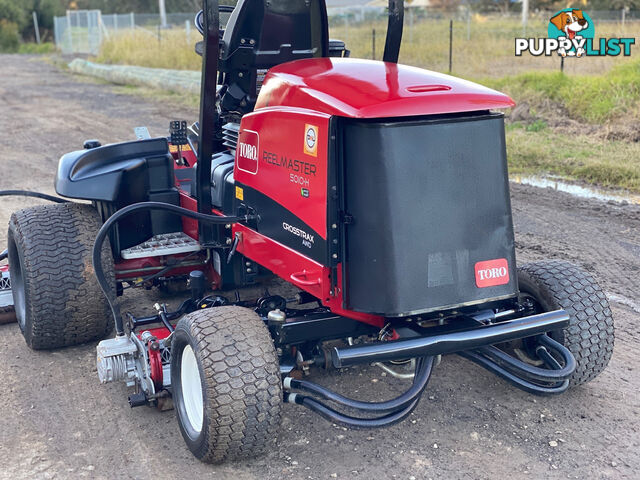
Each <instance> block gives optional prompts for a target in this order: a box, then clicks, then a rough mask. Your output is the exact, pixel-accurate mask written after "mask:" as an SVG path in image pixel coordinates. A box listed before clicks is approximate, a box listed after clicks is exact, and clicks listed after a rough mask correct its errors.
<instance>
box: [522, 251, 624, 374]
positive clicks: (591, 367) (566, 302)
mask: <svg viewBox="0 0 640 480" xmlns="http://www.w3.org/2000/svg"><path fill="white" fill-rule="evenodd" d="M518 285H519V287H520V292H521V293H522V294H525V295H530V296H531V297H533V298H534V300H535V301H536V303H538V305H539V307H540V308H541V310H542V311H545V312H548V311H552V310H558V309H563V310H565V311H566V312H567V313H568V314H569V317H570V319H569V326H568V327H566V328H564V329H563V330H561V331H556V332H549V336H550V337H551V338H553V339H554V340H556V341H558V342H560V343H562V344H563V345H564V346H565V347H567V348H568V349H569V351H570V352H571V353H572V354H573V356H574V357H575V359H576V363H577V367H576V371H575V372H574V373H573V375H572V376H571V378H570V386H576V385H581V384H583V383H586V382H589V381H591V380H593V379H594V378H595V377H597V376H598V375H599V374H600V373H601V372H602V371H603V370H604V369H605V368H606V366H607V364H608V363H609V360H610V359H611V355H612V354H613V343H614V336H615V335H614V327H613V316H612V314H611V308H610V307H609V301H608V300H607V297H606V295H605V294H604V292H603V291H602V288H600V286H599V285H598V283H597V282H596V281H595V279H594V278H593V277H592V276H591V274H589V273H588V272H585V271H584V270H582V269H581V268H579V267H577V266H575V265H573V264H571V263H569V262H565V261H562V260H546V261H540V262H533V263H527V264H525V265H522V266H520V267H519V268H518Z"/></svg>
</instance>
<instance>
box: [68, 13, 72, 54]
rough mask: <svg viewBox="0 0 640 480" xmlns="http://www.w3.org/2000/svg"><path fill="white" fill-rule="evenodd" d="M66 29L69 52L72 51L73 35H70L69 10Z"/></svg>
mask: <svg viewBox="0 0 640 480" xmlns="http://www.w3.org/2000/svg"><path fill="white" fill-rule="evenodd" d="M67 31H68V32H69V53H73V35H71V12H70V11H69V10H67Z"/></svg>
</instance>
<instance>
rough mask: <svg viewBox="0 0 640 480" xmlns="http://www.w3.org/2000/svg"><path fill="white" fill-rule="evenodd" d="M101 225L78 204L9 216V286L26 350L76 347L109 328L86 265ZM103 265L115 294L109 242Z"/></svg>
mask: <svg viewBox="0 0 640 480" xmlns="http://www.w3.org/2000/svg"><path fill="white" fill-rule="evenodd" d="M101 225H102V223H101V221H100V217H99V215H98V213H97V212H96V210H95V209H94V208H93V207H92V206H91V205H84V204H78V203H62V204H55V205H41V206H36V207H32V208H26V209H24V210H20V211H18V212H15V213H14V214H12V215H11V219H10V220H9V233H8V250H9V265H11V286H12V292H13V299H14V304H15V310H16V317H17V320H18V324H19V325H20V329H21V330H22V334H23V336H24V339H25V340H26V342H27V345H29V346H30V347H31V348H33V349H35V350H40V349H53V348H59V347H68V346H71V345H78V344H81V343H85V342H90V341H92V340H96V339H100V338H103V337H104V336H105V335H106V334H108V333H109V332H110V331H111V330H112V329H113V318H112V315H111V312H110V310H109V306H108V304H107V301H106V299H105V297H104V295H103V293H102V290H101V289H100V286H99V285H98V282H97V280H96V277H95V275H94V270H93V264H92V261H91V251H92V249H93V242H94V240H95V237H96V234H97V233H98V230H99V229H100V226H101ZM102 262H103V265H104V270H105V274H106V277H107V279H108V281H109V283H110V284H111V286H112V288H113V289H114V291H115V274H114V268H113V257H112V255H111V249H110V247H109V244H108V242H105V245H104V248H103V251H102Z"/></svg>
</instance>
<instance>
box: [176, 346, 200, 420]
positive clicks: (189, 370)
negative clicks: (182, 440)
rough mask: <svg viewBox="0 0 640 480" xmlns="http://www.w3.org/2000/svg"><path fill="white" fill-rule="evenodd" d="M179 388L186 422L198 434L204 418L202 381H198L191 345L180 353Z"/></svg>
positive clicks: (197, 371) (198, 372) (196, 364)
mask: <svg viewBox="0 0 640 480" xmlns="http://www.w3.org/2000/svg"><path fill="white" fill-rule="evenodd" d="M180 386H181V390H182V400H183V403H184V409H185V412H186V414H187V421H188V422H189V424H190V425H191V428H193V429H194V430H195V431H196V433H200V431H201V430H202V422H203V418H204V413H203V412H204V401H203V399H202V381H201V380H200V369H198V362H197V361H196V356H195V354H194V353H193V349H192V348H191V345H187V346H186V347H184V350H183V351H182V363H181V365H180Z"/></svg>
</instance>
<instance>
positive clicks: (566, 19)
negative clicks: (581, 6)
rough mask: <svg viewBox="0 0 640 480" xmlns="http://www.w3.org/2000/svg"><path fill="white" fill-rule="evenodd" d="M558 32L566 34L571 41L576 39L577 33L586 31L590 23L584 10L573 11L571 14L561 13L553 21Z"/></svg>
mask: <svg viewBox="0 0 640 480" xmlns="http://www.w3.org/2000/svg"><path fill="white" fill-rule="evenodd" d="M549 21H550V22H551V23H553V24H554V25H555V26H556V28H557V29H558V30H560V31H561V32H564V33H565V34H566V35H567V37H568V38H569V40H571V39H573V38H575V36H576V33H577V32H581V31H582V30H586V29H587V27H588V26H589V22H587V20H586V19H585V18H584V14H583V13H582V10H571V11H570V12H560V13H558V14H557V15H556V16H555V17H553V18H552V19H551V20H549Z"/></svg>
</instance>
